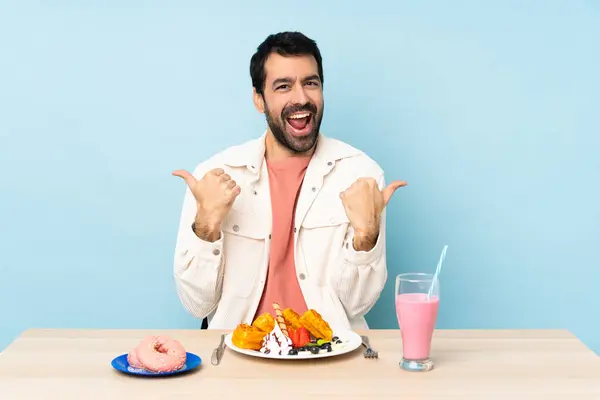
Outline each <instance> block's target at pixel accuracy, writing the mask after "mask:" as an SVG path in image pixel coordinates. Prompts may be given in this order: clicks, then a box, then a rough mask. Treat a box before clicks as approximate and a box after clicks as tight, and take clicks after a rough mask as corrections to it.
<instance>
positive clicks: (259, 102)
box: [252, 89, 265, 114]
mask: <svg viewBox="0 0 600 400" xmlns="http://www.w3.org/2000/svg"><path fill="white" fill-rule="evenodd" d="M252 97H253V98H254V107H256V109H257V110H258V112H259V113H261V114H264V113H265V99H263V97H262V95H261V94H259V93H258V92H257V91H256V89H252Z"/></svg>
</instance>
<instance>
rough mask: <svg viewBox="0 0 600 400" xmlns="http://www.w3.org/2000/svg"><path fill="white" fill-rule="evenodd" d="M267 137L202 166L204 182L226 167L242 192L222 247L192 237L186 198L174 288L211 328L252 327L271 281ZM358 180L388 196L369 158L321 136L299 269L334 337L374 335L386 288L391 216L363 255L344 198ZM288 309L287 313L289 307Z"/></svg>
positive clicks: (307, 195)
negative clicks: (349, 332) (355, 332)
mask: <svg viewBox="0 0 600 400" xmlns="http://www.w3.org/2000/svg"><path fill="white" fill-rule="evenodd" d="M264 154H265V135H263V136H261V137H260V138H259V139H255V140H251V141H248V142H246V143H243V144H241V145H238V146H233V147H230V148H228V149H226V150H224V151H222V152H220V153H218V154H216V155H214V156H213V157H211V158H210V159H208V160H207V161H205V162H203V163H201V164H200V165H198V166H197V167H196V169H195V170H194V172H193V175H194V176H195V177H196V179H200V178H202V176H203V175H204V174H205V173H206V172H207V171H209V170H210V169H213V168H223V169H224V170H225V172H226V173H227V174H229V175H230V176H231V177H232V179H234V180H235V181H236V182H237V184H238V185H239V186H240V187H241V193H240V195H239V196H238V197H237V198H236V200H235V202H234V204H233V206H232V209H231V211H230V213H229V214H228V216H227V218H226V219H225V221H224V222H223V223H222V225H221V238H220V239H219V240H218V241H217V242H214V243H209V242H205V241H202V240H201V239H199V238H198V237H197V236H196V235H195V234H194V232H193V231H192V227H191V226H192V222H193V221H194V217H195V214H196V201H195V199H194V197H193V195H192V193H191V191H190V190H189V188H188V189H187V190H186V194H185V198H184V202H183V210H182V213H181V221H180V227H179V233H178V236H177V244H176V249H175V263H174V273H175V283H176V288H177V293H178V296H179V298H180V300H181V302H182V304H183V306H184V307H185V308H186V310H187V311H188V312H190V313H191V314H192V315H194V316H196V317H198V318H204V317H208V320H209V329H230V330H233V329H235V327H236V326H237V325H238V324H240V323H248V324H251V323H252V318H253V317H254V314H255V312H256V309H257V307H258V303H259V301H260V298H261V294H262V291H263V287H264V284H265V278H266V275H267V268H268V261H269V250H270V244H271V241H270V233H271V201H270V195H269V179H268V175H267V174H268V172H267V168H266V163H265V162H263V160H264ZM360 177H372V178H374V179H375V180H376V181H377V182H378V183H379V187H380V189H383V188H384V187H385V182H384V177H383V171H382V170H381V168H380V167H379V165H377V163H375V161H373V160H372V159H370V158H369V157H368V156H367V155H366V154H365V153H363V152H362V151H360V150H357V149H355V148H354V147H352V146H350V145H348V144H346V143H344V142H341V141H339V140H336V139H333V138H328V137H325V136H323V135H321V136H320V138H319V140H318V144H317V148H316V150H315V153H314V155H313V158H312V159H311V161H310V164H309V166H308V169H307V171H306V176H305V178H304V182H303V185H302V188H301V191H300V194H299V198H298V205H297V209H296V214H295V225H296V228H294V231H295V237H294V240H295V246H294V247H295V254H294V256H295V262H296V272H297V275H298V281H299V283H300V288H301V290H302V293H303V294H304V299H305V301H306V304H307V306H308V308H312V309H315V310H317V311H318V312H319V313H321V315H322V316H323V318H324V319H325V320H326V321H328V322H329V324H330V325H331V327H332V328H334V329H362V328H367V327H368V326H367V322H366V320H365V318H364V315H365V314H366V313H367V312H368V311H369V310H370V309H371V308H372V307H373V305H374V304H375V302H376V301H377V300H378V298H379V296H380V294H381V291H382V290H383V287H384V285H385V283H386V280H387V268H386V251H385V210H384V213H383V215H382V218H381V227H380V233H379V239H378V241H377V244H376V246H375V247H374V248H373V249H372V250H370V251H368V252H364V251H355V250H354V248H353V246H352V238H353V229H352V227H351V226H350V224H349V222H348V217H347V216H346V213H345V211H344V207H343V205H342V202H341V199H340V197H339V194H340V192H342V191H343V190H345V189H346V188H347V187H349V186H350V185H351V184H352V183H353V182H354V181H356V180H357V179H358V178H360ZM282 307H285V304H282Z"/></svg>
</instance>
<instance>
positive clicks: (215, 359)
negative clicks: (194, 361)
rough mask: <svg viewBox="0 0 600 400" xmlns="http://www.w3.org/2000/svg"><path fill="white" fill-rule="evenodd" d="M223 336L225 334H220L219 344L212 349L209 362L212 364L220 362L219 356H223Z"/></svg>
mask: <svg viewBox="0 0 600 400" xmlns="http://www.w3.org/2000/svg"><path fill="white" fill-rule="evenodd" d="M225 336H227V335H226V334H222V335H221V342H220V343H219V345H218V346H217V347H216V348H215V349H214V350H213V353H212V358H211V363H212V365H219V364H220V363H221V358H222V357H223V353H224V351H225Z"/></svg>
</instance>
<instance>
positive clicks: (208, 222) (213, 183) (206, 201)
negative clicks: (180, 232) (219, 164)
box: [173, 168, 241, 242]
mask: <svg viewBox="0 0 600 400" xmlns="http://www.w3.org/2000/svg"><path fill="white" fill-rule="evenodd" d="M173 175H174V176H178V177H180V178H182V179H183V180H184V181H185V183H186V184H187V185H188V187H189V188H190V191H191V192H192V194H193V195H194V198H195V199H196V204H197V206H198V210H197V213H196V220H195V221H194V232H195V233H196V235H197V236H198V237H199V238H200V239H202V240H205V241H208V242H215V241H217V240H218V239H219V235H220V231H221V223H222V222H223V220H224V219H225V217H226V216H227V214H228V213H229V210H230V209H231V206H232V205H233V201H234V200H235V198H236V197H237V196H238V195H239V194H240V192H241V188H240V187H239V186H238V185H237V184H236V182H235V181H234V180H233V179H231V177H230V176H229V175H227V174H226V173H225V171H223V170H222V169H221V168H217V169H213V170H211V171H208V172H207V173H206V174H205V175H204V176H203V177H202V179H200V180H197V179H196V178H195V177H194V176H193V175H192V174H190V173H189V172H188V171H186V170H177V171H173Z"/></svg>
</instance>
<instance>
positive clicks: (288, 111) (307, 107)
mask: <svg viewBox="0 0 600 400" xmlns="http://www.w3.org/2000/svg"><path fill="white" fill-rule="evenodd" d="M301 111H308V112H310V113H312V114H313V115H315V114H316V113H317V106H315V105H314V104H313V103H306V104H292V105H291V106H288V107H286V108H284V109H283V111H282V112H281V116H282V117H283V118H287V117H289V116H290V115H292V114H294V113H297V112H301Z"/></svg>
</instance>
